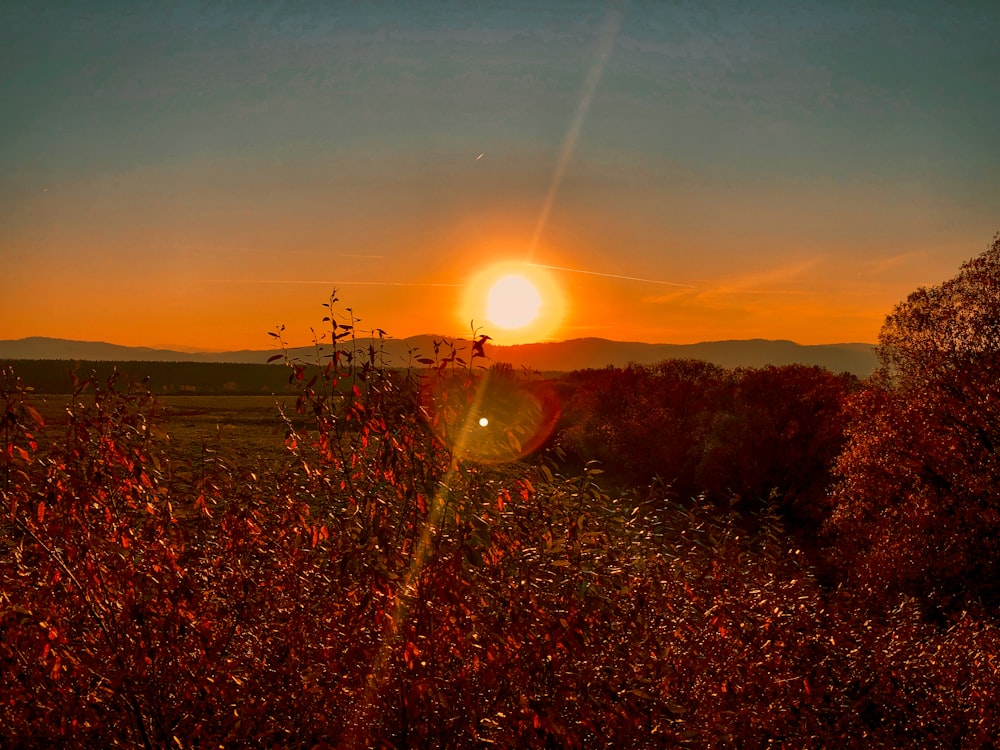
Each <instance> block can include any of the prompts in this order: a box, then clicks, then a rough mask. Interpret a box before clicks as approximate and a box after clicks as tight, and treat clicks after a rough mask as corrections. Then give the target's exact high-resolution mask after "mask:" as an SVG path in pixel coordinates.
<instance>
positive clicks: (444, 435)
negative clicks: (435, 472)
mask: <svg viewBox="0 0 1000 750" xmlns="http://www.w3.org/2000/svg"><path fill="white" fill-rule="evenodd" d="M420 403H421V406H422V407H423V411H424V413H425V415H426V416H427V420H428V423H429V424H430V425H431V427H432V429H433V430H434V433H435V434H436V435H437V437H438V438H439V439H440V440H441V441H442V442H443V443H444V444H445V445H447V446H448V447H449V448H451V449H452V450H454V451H455V452H456V454H457V455H456V458H458V459H460V460H471V461H479V462H483V463H503V462H506V461H516V460H518V459H519V458H523V457H524V456H527V455H528V454H530V453H532V452H533V451H535V450H537V449H538V448H539V447H540V446H541V445H542V444H543V443H544V442H545V440H546V439H547V438H548V437H549V436H550V435H551V434H552V431H553V429H554V428H555V425H556V422H557V421H558V419H559V414H560V408H559V399H558V397H557V396H556V394H555V391H554V390H553V389H552V388H551V386H549V385H547V384H546V383H542V382H531V381H526V380H522V379H520V378H518V377H517V376H516V375H514V374H513V373H511V372H508V371H504V370H488V371H486V372H484V373H481V374H478V375H477V374H474V373H462V374H460V375H454V376H448V377H442V376H439V375H437V374H433V375H431V376H428V378H427V380H426V382H425V383H424V385H423V388H422V389H421V394H420Z"/></svg>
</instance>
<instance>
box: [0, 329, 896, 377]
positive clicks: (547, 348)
mask: <svg viewBox="0 0 1000 750" xmlns="http://www.w3.org/2000/svg"><path fill="white" fill-rule="evenodd" d="M441 341H444V339H443V337H436V336H413V337H410V338H406V339H391V338H388V339H384V340H377V339H376V340H372V339H367V338H363V339H362V338H359V339H357V340H355V341H354V343H353V346H354V347H355V348H356V349H358V350H361V351H363V352H365V353H367V351H368V348H369V345H370V344H371V345H374V346H375V347H376V348H379V347H381V349H382V351H383V356H384V358H385V361H386V362H387V364H390V365H393V366H405V365H406V364H407V362H412V363H413V364H416V359H417V358H421V357H422V358H432V359H433V358H434V356H435V355H434V345H435V342H441ZM449 343H454V346H455V348H456V350H457V351H458V353H459V356H463V357H465V358H468V354H469V349H470V342H469V341H465V340H461V339H457V340H449ZM351 345H352V344H350V343H346V342H341V344H340V346H341V348H350V346H351ZM326 351H327V352H329V347H327V348H326ZM484 351H485V354H486V356H487V358H488V360H487V361H488V362H504V363H508V364H510V365H512V366H514V367H515V368H518V369H520V368H529V369H532V370H538V371H540V372H570V371H573V370H584V369H600V368H603V367H608V366H612V367H623V366H625V365H627V364H630V363H635V364H641V365H648V364H654V363H656V362H661V361H663V360H666V359H699V360H704V361H707V362H713V363H715V364H718V365H720V366H722V367H726V368H734V367H763V366H766V365H775V366H780V365H789V364H803V365H818V366H820V367H825V368H827V369H828V370H831V371H833V372H851V373H854V374H855V375H858V376H859V377H865V376H867V375H868V374H870V373H871V371H872V370H873V369H874V368H875V367H876V366H877V359H876V357H875V352H874V347H873V345H872V344H858V343H850V344H815V345H803V344H796V343H794V342H792V341H784V340H776V341H775V340H769V339H744V340H733V341H705V342H701V343H698V344H647V343H641V342H635V341H611V340H608V339H601V338H580V339H572V340H568V341H559V342H548V343H538V344H519V345H515V346H492V345H490V344H489V342H487V344H486V346H485V348H484ZM276 353H278V350H271V351H268V350H251V349H242V350H237V351H226V352H182V351H174V350H170V349H151V348H148V347H136V346H120V345H117V344H108V343H105V342H102V341H74V340H70V339H55V338H45V337H40V336H33V337H30V338H23V339H16V340H7V341H0V360H4V359H44V360H81V361H106V362H228V363H250V364H263V363H265V362H267V360H268V359H269V358H270V357H271V356H273V355H274V354H276ZM446 353H447V346H445V347H443V348H442V347H440V346H439V352H438V356H441V357H443V356H446ZM289 355H290V356H292V357H295V358H301V359H304V360H306V361H314V360H315V359H316V350H315V348H313V347H304V348H296V349H292V350H289Z"/></svg>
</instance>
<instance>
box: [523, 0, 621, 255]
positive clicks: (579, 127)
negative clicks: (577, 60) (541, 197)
mask: <svg viewBox="0 0 1000 750" xmlns="http://www.w3.org/2000/svg"><path fill="white" fill-rule="evenodd" d="M623 15H624V14H623V13H622V10H621V7H620V6H619V5H618V4H617V3H616V4H612V5H610V6H609V7H608V11H607V13H606V14H605V16H604V20H603V21H602V23H601V31H600V40H599V44H598V48H597V57H596V59H595V60H594V62H593V64H592V65H591V66H590V70H589V71H588V72H587V77H586V78H585V79H584V82H583V94H582V96H581V97H580V103H579V104H578V105H577V108H576V111H575V112H574V113H573V119H572V121H571V122H570V126H569V132H568V133H566V138H565V140H563V145H562V148H561V149H560V151H559V159H558V160H557V161H556V167H555V169H554V170H553V172H552V179H551V180H550V181H549V189H548V192H547V193H546V195H545V201H544V203H542V210H541V212H539V215H538V221H537V222H536V223H535V231H534V233H533V234H532V236H531V242H530V243H529V244H528V260H531V258H533V257H534V255H535V249H536V248H537V246H538V241H539V240H540V239H541V237H542V233H543V232H544V231H545V225H546V224H547V223H548V220H549V214H550V213H551V211H552V206H553V205H554V204H555V200H556V195H557V194H558V192H559V186H560V185H561V184H562V181H563V177H564V176H565V174H566V168H567V167H568V166H569V162H570V160H571V159H572V158H573V152H574V151H575V150H576V142H577V140H578V139H579V137H580V133H581V132H582V131H583V122H584V120H586V118H587V112H588V111H589V110H590V105H591V103H592V102H593V100H594V95H595V94H596V93H597V87H598V85H599V84H600V82H601V76H603V75H604V68H605V66H606V65H607V63H608V59H609V58H610V57H611V52H612V50H613V49H614V46H615V41H616V40H617V39H618V32H619V31H620V30H621V26H622V19H623Z"/></svg>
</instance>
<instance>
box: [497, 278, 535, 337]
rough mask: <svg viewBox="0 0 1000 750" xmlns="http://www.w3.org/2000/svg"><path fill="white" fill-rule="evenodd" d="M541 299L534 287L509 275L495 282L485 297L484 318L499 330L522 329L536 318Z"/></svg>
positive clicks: (528, 282) (522, 279) (523, 279)
mask: <svg viewBox="0 0 1000 750" xmlns="http://www.w3.org/2000/svg"><path fill="white" fill-rule="evenodd" d="M541 307H542V298H541V296H540V295H539V294H538V290H537V289H536V288H535V285H534V284H532V283H531V282H530V281H528V280H527V279H526V278H524V277H523V276H518V275H515V274H511V275H510V276H504V277H503V278H501V279H499V280H497V282H496V283H494V284H493V286H491V287H490V291H489V293H488V294H487V295H486V318H487V320H489V322H490V323H494V324H496V325H498V326H500V327H501V328H506V329H507V330H510V329H512V328H524V327H525V326H526V325H528V324H529V323H531V322H532V321H533V320H535V318H537V317H538V311H539V310H540V309H541Z"/></svg>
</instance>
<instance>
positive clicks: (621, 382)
mask: <svg viewBox="0 0 1000 750" xmlns="http://www.w3.org/2000/svg"><path fill="white" fill-rule="evenodd" d="M569 379H570V382H571V383H572V388H571V389H570V390H569V393H568V396H567V403H566V406H565V410H564V411H565V417H564V427H563V430H562V432H561V434H560V444H561V445H562V447H563V448H564V450H565V451H566V452H567V453H569V454H570V455H572V456H580V457H588V458H590V459H597V460H600V461H601V465H602V467H603V468H604V469H606V470H607V471H608V472H610V474H611V475H612V478H614V479H616V480H621V481H622V482H623V483H625V484H635V483H649V482H651V481H654V480H659V481H660V482H661V483H665V484H667V485H669V486H670V488H671V489H672V491H673V492H674V493H675V495H676V496H677V497H693V496H697V495H703V496H705V497H707V498H708V499H710V500H712V501H714V502H717V503H719V504H721V505H728V504H730V503H731V502H732V501H733V500H734V499H740V500H742V501H744V503H745V504H746V506H747V507H748V508H752V507H757V506H758V505H759V504H760V503H761V501H767V500H768V499H772V500H773V501H774V502H776V503H777V505H778V506H779V507H780V508H782V510H783V512H784V513H785V515H786V516H787V518H788V519H789V520H793V521H795V522H798V523H806V524H809V525H810V526H817V525H818V524H819V523H821V522H822V521H823V520H825V518H826V516H827V515H828V513H829V508H828V504H827V502H826V499H825V498H826V494H827V490H828V488H829V485H830V481H831V477H832V471H833V468H834V464H835V462H836V460H837V457H838V455H839V454H840V451H841V448H842V446H843V443H844V430H845V427H846V424H847V419H846V414H845V413H844V411H843V409H844V403H845V399H846V396H847V395H848V394H851V393H853V392H855V391H857V390H858V388H859V387H860V384H859V382H858V379H857V378H855V377H854V376H852V375H850V374H849V373H841V374H834V373H831V372H829V371H828V370H824V369H822V368H819V367H807V366H803V365H790V366H784V367H764V368H739V369H735V370H728V371H727V370H724V369H723V368H721V367H718V366H716V365H712V364H709V363H707V362H700V361H692V360H674V361H668V362H663V363H661V364H658V365H654V366H639V365H632V366H629V367H627V368H624V369H608V370H588V371H583V372H577V373H573V374H572V375H571V376H569Z"/></svg>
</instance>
